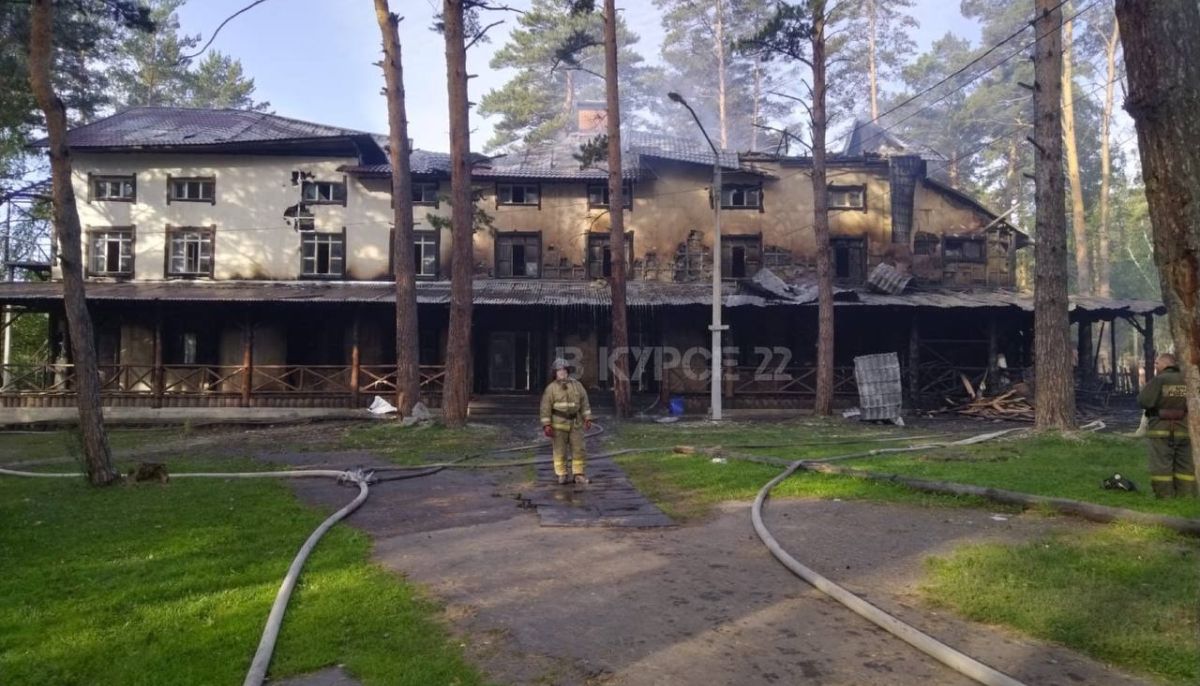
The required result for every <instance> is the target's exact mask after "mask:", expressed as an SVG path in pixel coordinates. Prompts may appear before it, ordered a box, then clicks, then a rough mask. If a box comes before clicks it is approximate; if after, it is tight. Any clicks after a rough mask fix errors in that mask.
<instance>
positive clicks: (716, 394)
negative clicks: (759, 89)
mask: <svg viewBox="0 0 1200 686" xmlns="http://www.w3.org/2000/svg"><path fill="white" fill-rule="evenodd" d="M667 97H668V98H670V99H671V100H672V101H673V102H677V103H679V104H680V105H683V106H684V107H686V108H687V111H688V112H689V113H690V114H691V115H692V119H694V120H696V126H698V127H699V128H700V133H701V134H702V135H703V136H704V140H705V141H707V142H708V147H710V148H712V151H713V192H712V196H713V198H712V199H713V249H712V255H713V261H712V324H711V325H710V326H709V327H708V329H709V331H712V380H711V389H710V390H711V395H710V397H709V407H710V411H711V413H712V418H713V419H714V420H718V419H721V379H722V377H723V376H724V374H723V372H724V364H723V363H724V358H723V357H722V355H721V332H722V331H724V330H725V329H726V328H728V327H726V326H724V325H722V324H721V196H722V191H721V152H720V151H719V150H717V146H716V145H713V142H712V139H711V138H709V137H708V132H707V131H705V130H704V124H701V123H700V117H697V116H696V111H695V110H693V109H692V106H691V105H689V104H688V103H687V100H684V99H683V96H682V95H680V94H678V93H675V92H670V93H667Z"/></svg>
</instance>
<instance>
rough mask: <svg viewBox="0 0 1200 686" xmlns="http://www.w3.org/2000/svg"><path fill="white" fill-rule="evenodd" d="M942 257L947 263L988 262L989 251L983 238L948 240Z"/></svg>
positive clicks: (943, 247) (944, 244) (943, 245)
mask: <svg viewBox="0 0 1200 686" xmlns="http://www.w3.org/2000/svg"><path fill="white" fill-rule="evenodd" d="M942 257H944V258H945V259H946V261H947V262H987V251H986V250H985V249H984V243H983V239H982V238H946V239H944V242H943V244H942Z"/></svg>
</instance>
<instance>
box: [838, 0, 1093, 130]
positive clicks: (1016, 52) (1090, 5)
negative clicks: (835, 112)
mask: <svg viewBox="0 0 1200 686" xmlns="http://www.w3.org/2000/svg"><path fill="white" fill-rule="evenodd" d="M1067 1H1068V0H1062V1H1061V2H1059V3H1058V5H1056V6H1055V7H1054V8H1053V9H1058V8H1059V7H1062V6H1063V5H1064V4H1066V3H1067ZM1098 2H1099V0H1092V1H1091V2H1089V3H1088V4H1087V5H1085V6H1084V7H1083V8H1082V9H1080V10H1079V11H1077V12H1076V13H1075V14H1073V15H1071V18H1070V19H1069V20H1068V21H1074V20H1075V19H1077V18H1078V17H1079V16H1080V15H1081V14H1083V13H1084V12H1087V11H1088V10H1090V9H1092V8H1093V7H1095V6H1096V5H1097V3H1098ZM1053 9H1052V10H1051V11H1053ZM1064 23H1065V22H1064ZM1031 25H1032V24H1027V25H1025V26H1023V27H1022V28H1021V29H1019V30H1018V31H1017V32H1015V33H1013V34H1012V35H1010V36H1009V37H1007V38H1005V39H1004V40H1003V41H1001V42H1000V43H997V44H996V45H995V46H993V47H992V48H990V49H989V50H988V51H987V52H986V53H984V55H981V56H980V57H979V58H976V59H975V60H972V61H971V62H969V63H968V64H967V67H970V66H971V65H972V64H975V63H977V62H978V61H979V59H980V58H982V57H984V56H986V55H987V54H990V53H991V52H993V51H994V50H995V49H997V48H999V47H1001V46H1003V45H1004V44H1005V43H1007V42H1008V41H1011V40H1012V39H1013V38H1015V37H1016V36H1019V35H1020V34H1021V33H1023V32H1024V31H1025V29H1026V28H1029V26H1031ZM1054 30H1058V31H1061V30H1062V27H1061V26H1059V27H1058V28H1057V29H1054ZM1048 35H1049V32H1047V33H1044V34H1042V35H1040V36H1035V37H1034V39H1033V40H1032V41H1030V42H1028V43H1026V44H1025V45H1023V46H1021V47H1020V48H1018V49H1016V50H1014V51H1013V52H1011V53H1009V54H1008V55H1007V56H1006V57H1004V59H1002V60H1000V61H999V62H996V63H995V64H993V65H992V66H990V67H988V68H987V69H984V70H983V71H981V72H979V73H978V74H976V75H974V76H972V77H971V78H970V79H967V80H966V81H965V82H963V83H962V84H960V85H959V86H957V87H956V88H953V89H951V90H949V91H947V92H946V93H944V94H942V96H941V97H939V98H938V99H936V100H934V101H933V102H931V103H928V104H926V105H924V106H922V107H920V108H919V109H917V110H915V111H913V112H912V113H911V114H909V115H908V116H906V117H904V118H903V119H901V120H899V121H897V122H893V123H892V124H889V125H888V126H881V127H880V130H879V131H877V132H875V133H873V134H872V137H875V138H878V137H879V136H882V135H883V134H884V133H887V132H889V131H891V130H893V129H895V128H896V127H897V126H899V125H900V124H903V123H904V122H906V121H908V120H909V119H912V118H913V117H915V116H917V115H918V114H920V113H921V112H924V111H925V110H928V109H929V108H930V107H933V106H934V105H936V104H938V103H939V102H941V101H943V100H945V99H946V98H948V97H950V96H951V95H953V94H955V93H957V92H958V91H960V90H962V89H964V88H966V87H967V86H969V85H971V84H972V83H974V82H975V81H977V80H979V79H980V78H982V77H983V76H985V75H987V74H989V73H991V72H992V71H994V70H996V69H997V68H999V67H1000V65H1002V64H1005V63H1006V62H1008V61H1009V60H1011V59H1012V58H1014V57H1016V56H1017V55H1020V54H1022V53H1024V52H1025V51H1026V50H1028V49H1029V48H1030V47H1032V46H1033V45H1036V44H1037V42H1038V41H1039V40H1041V39H1042V38H1045V37H1046V36H1048ZM1078 40H1079V39H1078V38H1077V39H1075V41H1078ZM1075 41H1072V45H1074V42H1075ZM967 67H964V68H963V69H959V70H958V71H956V72H954V73H953V74H951V75H950V76H947V77H946V78H945V79H942V80H941V81H939V82H938V83H935V84H934V85H932V86H930V87H928V88H926V89H924V90H922V91H921V92H919V93H917V94H916V95H913V96H912V97H910V98H908V99H907V100H905V101H904V102H902V103H900V104H898V105H896V106H895V107H893V108H891V109H889V110H888V111H887V112H884V113H883V114H881V115H879V117H878V118H877V119H875V120H872V121H879V120H880V119H883V117H885V116H887V115H888V114H892V113H893V112H895V111H896V110H898V109H900V108H901V107H903V106H905V105H907V104H909V103H911V102H912V101H913V100H915V99H917V98H919V97H921V96H923V95H926V94H928V93H929V92H931V91H932V90H934V89H935V88H937V87H938V86H940V85H942V84H944V83H946V82H947V81H948V80H950V79H952V78H954V77H955V76H957V75H959V74H961V73H962V72H963V71H964V70H965V69H966V68H967ZM861 127H862V125H857V124H856V125H855V126H854V127H852V128H851V129H850V131H849V132H847V133H846V134H845V135H843V136H841V137H840V138H838V141H845V140H848V139H849V138H850V136H852V135H854V133H855V132H856V131H858V129H860V128H861Z"/></svg>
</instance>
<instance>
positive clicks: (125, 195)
mask: <svg viewBox="0 0 1200 686" xmlns="http://www.w3.org/2000/svg"><path fill="white" fill-rule="evenodd" d="M88 191H89V192H90V193H91V197H89V198H88V199H89V200H109V201H114V202H136V201H137V177H135V176H134V175H133V174H130V175H128V176H91V181H90V184H89V186H88Z"/></svg>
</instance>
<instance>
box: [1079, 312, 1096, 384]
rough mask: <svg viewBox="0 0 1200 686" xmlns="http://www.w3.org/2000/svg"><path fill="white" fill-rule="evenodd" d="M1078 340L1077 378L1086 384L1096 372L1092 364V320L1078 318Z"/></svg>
mask: <svg viewBox="0 0 1200 686" xmlns="http://www.w3.org/2000/svg"><path fill="white" fill-rule="evenodd" d="M1078 338H1079V340H1078V341H1077V343H1076V348H1075V350H1076V352H1077V353H1078V354H1077V355H1076V357H1078V358H1079V360H1078V362H1076V364H1077V365H1078V368H1079V373H1078V378H1079V381H1080V383H1081V384H1085V385H1086V384H1087V382H1089V381H1091V380H1092V377H1093V376H1095V374H1096V369H1095V368H1094V367H1093V366H1092V320H1090V319H1080V320H1079V331H1078Z"/></svg>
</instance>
